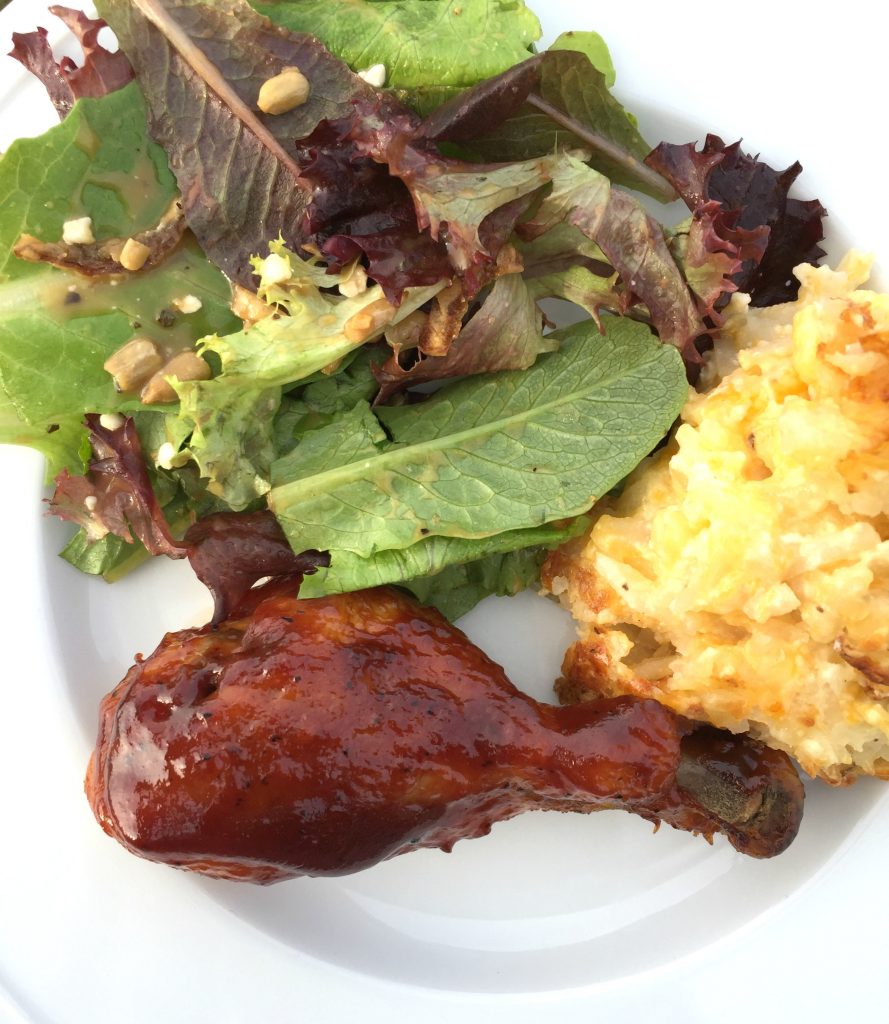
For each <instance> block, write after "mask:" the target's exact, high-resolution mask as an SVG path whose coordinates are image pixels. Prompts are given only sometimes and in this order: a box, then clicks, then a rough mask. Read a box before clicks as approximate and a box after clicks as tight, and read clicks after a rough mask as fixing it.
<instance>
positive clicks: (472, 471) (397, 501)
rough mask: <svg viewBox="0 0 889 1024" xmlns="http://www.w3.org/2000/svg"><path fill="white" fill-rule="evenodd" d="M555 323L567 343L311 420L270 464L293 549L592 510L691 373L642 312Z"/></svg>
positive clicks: (380, 542)
mask: <svg viewBox="0 0 889 1024" xmlns="http://www.w3.org/2000/svg"><path fill="white" fill-rule="evenodd" d="M556 333H557V337H558V340H559V341H560V342H561V347H560V349H559V351H557V352H554V353H550V354H547V355H543V356H541V357H540V358H539V359H538V360H537V362H536V363H535V364H534V366H533V367H531V368H530V369H529V370H524V371H504V372H500V373H495V374H491V375H487V376H484V377H479V378H468V379H467V380H464V381H461V382H459V383H456V384H452V385H450V386H448V387H446V388H443V389H442V390H441V391H439V392H437V393H436V394H435V395H433V396H432V397H431V398H430V399H428V400H427V401H426V402H423V403H420V404H417V405H408V406H400V407H394V408H382V409H379V410H378V416H379V420H377V418H376V417H375V416H373V414H372V413H371V412H370V410H369V409H368V408H367V407H366V406H365V407H363V408H362V407H361V406H358V407H356V409H355V410H353V412H352V413H350V414H349V416H350V422H349V423H348V425H347V424H346V421H345V419H343V420H341V421H337V422H336V423H334V424H331V425H330V426H328V427H324V428H321V429H320V430H317V431H312V432H310V433H308V434H306V435H305V436H304V438H303V440H302V441H301V442H300V444H299V445H298V446H297V448H296V449H295V450H294V452H293V453H292V456H291V457H288V459H287V460H286V461H283V462H282V463H276V464H274V465H273V466H272V482H273V487H272V490H271V491H270V492H269V495H268V501H269V505H270V507H271V509H272V511H273V512H274V513H275V514H276V516H277V517H278V519H279V521H280V523H281V525H282V527H283V529H284V531H285V533H286V534H287V537H288V540H289V541H290V543H291V545H292V547H293V548H294V550H300V551H302V550H305V549H307V548H316V549H318V550H321V551H338V550H345V551H351V552H354V553H355V554H357V555H360V556H362V557H365V558H367V557H370V556H372V555H374V554H376V553H377V552H378V551H386V550H392V549H403V548H407V547H410V546H411V545H412V544H416V543H417V542H418V541H421V540H423V539H424V538H425V537H427V536H442V537H458V538H466V539H480V538H483V537H490V536H492V535H493V534H497V533H501V532H503V531H506V530H517V529H523V528H527V527H531V526H539V525H541V524H543V523H547V522H552V521H553V520H558V519H565V518H568V517H571V516H575V515H578V514H580V513H581V512H584V511H586V510H587V509H588V508H589V507H590V506H591V505H592V504H593V503H594V502H595V501H596V499H597V498H598V497H600V496H601V495H603V494H604V493H605V492H606V491H608V489H609V488H610V487H612V486H613V485H614V484H615V483H616V482H617V481H618V480H620V479H621V478H622V477H623V476H625V475H626V473H628V472H629V471H630V469H632V468H633V467H634V466H635V465H636V464H637V463H638V461H639V460H640V459H641V458H642V457H643V456H645V455H646V454H647V453H648V452H649V451H650V450H651V449H652V448H653V447H654V445H655V444H656V443H657V442H658V441H659V440H660V439H661V437H663V435H664V433H665V432H666V430H667V429H668V427H669V426H670V424H671V423H672V421H673V420H674V418H675V417H676V415H677V414H678V412H679V409H680V408H681V406H682V404H683V402H684V400H685V398H686V395H687V390H688V386H687V383H686V380H685V375H684V371H683V368H682V363H681V360H680V359H679V357H678V354H677V353H676V352H675V351H673V350H672V349H671V348H670V347H669V346H663V345H660V344H658V342H657V341H656V339H655V338H653V337H652V335H651V333H650V331H649V330H648V329H647V328H646V327H645V326H643V325H641V324H637V323H633V322H631V321H627V320H613V321H609V324H608V329H607V333H606V334H605V335H604V336H600V335H599V334H598V332H597V330H596V326H595V324H592V323H590V322H587V323H584V324H577V325H575V326H574V327H570V328H567V329H566V330H564V331H561V332H556ZM380 421H382V426H383V427H385V431H384V430H383V429H382V427H381V426H380Z"/></svg>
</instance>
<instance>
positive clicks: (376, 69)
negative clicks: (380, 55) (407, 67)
mask: <svg viewBox="0 0 889 1024" xmlns="http://www.w3.org/2000/svg"><path fill="white" fill-rule="evenodd" d="M358 77H359V78H363V79H364V81H365V82H367V84H368V85H372V86H373V87H374V88H375V89H382V88H383V86H384V85H385V84H386V65H385V64H371V66H370V67H369V68H365V69H364V71H359V72H358Z"/></svg>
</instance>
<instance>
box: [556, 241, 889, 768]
mask: <svg viewBox="0 0 889 1024" xmlns="http://www.w3.org/2000/svg"><path fill="white" fill-rule="evenodd" d="M869 269H870V264H869V261H868V260H867V259H866V258H865V257H863V256H861V255H860V254H857V253H851V254H850V255H849V256H847V257H846V259H845V260H844V261H843V262H842V263H841V264H840V266H839V268H838V269H837V270H836V271H832V270H830V269H828V268H819V269H815V268H813V267H809V266H804V267H800V268H798V270H797V276H798V277H799V279H800V281H801V284H802V287H801V290H800V295H799V299H798V300H797V301H796V302H793V303H787V304H785V305H781V306H774V307H770V308H767V309H753V308H750V307H749V304H748V300H747V298H746V297H745V296H739V295H736V296H734V297H733V299H732V301H731V303H730V304H729V307H728V311H727V318H726V324H725V327H724V329H723V330H722V331H721V332H720V337H719V339H718V340H717V344H716V348H715V350H714V352H713V354H712V356H711V357H710V359H709V362H708V367H707V371H706V378H705V381H704V387H703V388H702V390H701V391H699V392H698V391H693V392H692V393H691V395H690V397H689V400H688V403H687V404H686V406H685V408H684V410H683V413H682V422H681V425H680V426H679V428H678V430H677V432H676V435H675V438H674V439H673V440H672V442H671V444H670V445H669V447H668V448H666V449H664V450H663V451H661V452H659V453H658V454H657V455H655V456H653V457H652V458H650V459H648V460H646V461H645V462H644V463H643V464H642V465H641V466H640V467H639V468H638V469H637V470H636V472H635V473H634V474H633V476H632V477H631V478H630V479H629V481H628V482H627V484H626V486H625V488H624V490H623V491H622V493H621V495H620V496H619V497H618V498H617V499H615V500H612V501H610V502H605V503H601V504H600V505H599V506H597V513H598V515H597V518H596V520H595V521H594V525H593V526H592V528H591V531H590V533H589V534H588V536H586V537H584V538H581V539H579V540H577V541H574V542H572V543H571V544H569V545H567V546H566V547H564V548H562V549H560V550H559V551H557V552H555V553H554V554H553V555H551V556H550V558H549V560H548V563H547V565H546V566H545V569H544V574H543V575H544V585H545V586H546V587H548V589H549V590H550V591H551V592H552V593H555V594H558V595H559V596H560V597H561V599H562V600H563V601H564V602H565V603H566V604H567V606H568V607H569V608H570V609H571V611H572V613H573V614H574V616H575V618H576V619H577V621H578V623H579V630H580V636H581V639H580V641H579V642H578V643H577V644H575V645H574V646H573V647H572V648H571V650H569V652H568V655H567V657H566V660H565V666H564V669H563V671H564V674H565V678H564V679H563V680H562V681H561V684H560V685H561V688H562V693H563V696H567V697H573V698H575V699H577V698H580V699H583V698H584V697H591V696H595V695H597V694H599V693H627V692H628V693H637V694H641V695H645V696H654V697H656V698H657V699H658V700H660V701H661V702H663V703H665V704H667V705H669V706H670V707H671V708H673V709H674V710H676V711H677V712H679V713H681V714H684V715H688V716H690V717H693V718H696V719H700V720H705V721H709V722H712V723H713V724H715V725H718V726H721V727H723V728H727V729H730V730H732V731H736V732H738V731H745V730H748V729H749V730H751V731H752V732H753V733H754V735H756V736H758V737H759V738H760V739H762V740H764V741H765V742H767V743H769V744H770V745H772V746H775V747H778V748H780V749H783V750H786V751H787V752H789V753H790V754H792V755H793V756H795V757H796V758H797V759H798V761H799V762H800V764H801V766H802V767H803V768H804V769H805V770H806V771H807V772H809V773H810V774H812V775H820V776H822V777H824V778H826V779H828V780H829V781H832V782H844V781H849V780H851V778H853V777H854V776H855V775H857V774H861V773H871V774H878V775H884V776H889V657H887V654H886V652H887V649H889V296H887V295H880V294H877V293H875V292H872V291H866V290H863V289H862V288H861V287H860V286H861V285H862V284H863V283H864V282H865V281H866V280H867V275H868V272H869Z"/></svg>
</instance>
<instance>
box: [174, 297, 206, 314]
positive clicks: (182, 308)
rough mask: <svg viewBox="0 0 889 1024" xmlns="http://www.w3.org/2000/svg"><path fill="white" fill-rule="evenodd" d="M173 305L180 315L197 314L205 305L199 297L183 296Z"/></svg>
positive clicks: (175, 300)
mask: <svg viewBox="0 0 889 1024" xmlns="http://www.w3.org/2000/svg"><path fill="white" fill-rule="evenodd" d="M171 305H172V306H173V308H174V309H178V310H179V312H180V313H197V311H198V310H199V309H200V308H201V307H202V306H203V305H204V304H203V302H201V300H200V299H199V298H198V297H197V295H183V296H181V297H180V298H178V299H173V302H172V303H171Z"/></svg>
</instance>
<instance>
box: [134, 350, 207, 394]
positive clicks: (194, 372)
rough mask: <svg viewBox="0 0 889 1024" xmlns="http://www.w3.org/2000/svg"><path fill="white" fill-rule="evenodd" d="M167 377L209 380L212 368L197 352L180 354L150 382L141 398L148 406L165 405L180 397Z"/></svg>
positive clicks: (143, 389)
mask: <svg viewBox="0 0 889 1024" xmlns="http://www.w3.org/2000/svg"><path fill="white" fill-rule="evenodd" d="M167 377H175V378H176V379H177V380H180V381H185V380H209V378H210V367H209V366H208V365H207V363H206V361H205V360H203V359H201V357H200V356H199V355H198V354H197V352H190V351H189V352H180V353H179V354H178V355H175V356H173V358H172V359H171V360H170V361H169V362H167V363H166V364H165V365H164V366H163V367H161V369H160V370H158V371H157V373H155V374H154V376H153V377H152V378H151V379H150V380H149V381H148V383H147V384H146V385H145V387H144V388H142V393H141V395H140V396H139V397H140V398H141V399H142V401H143V402H144V403H145V404H146V405H154V404H159V405H165V404H167V403H169V402H175V401H176V399H177V398H178V397H179V396H178V395H177V394H176V391H175V389H174V388H173V385H172V384H171V383H170V382H169V381H168V380H167Z"/></svg>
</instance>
